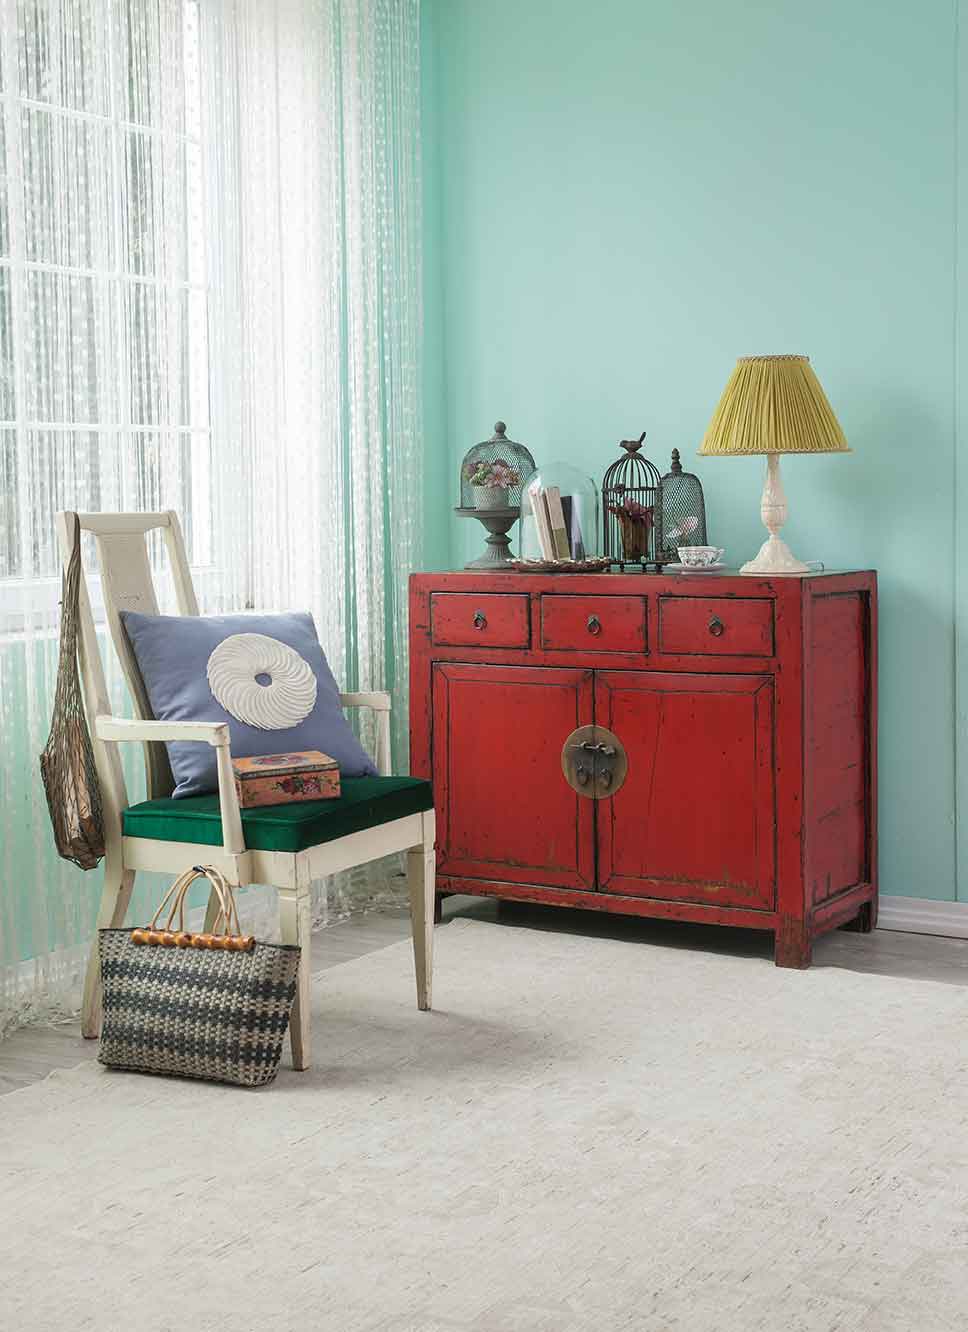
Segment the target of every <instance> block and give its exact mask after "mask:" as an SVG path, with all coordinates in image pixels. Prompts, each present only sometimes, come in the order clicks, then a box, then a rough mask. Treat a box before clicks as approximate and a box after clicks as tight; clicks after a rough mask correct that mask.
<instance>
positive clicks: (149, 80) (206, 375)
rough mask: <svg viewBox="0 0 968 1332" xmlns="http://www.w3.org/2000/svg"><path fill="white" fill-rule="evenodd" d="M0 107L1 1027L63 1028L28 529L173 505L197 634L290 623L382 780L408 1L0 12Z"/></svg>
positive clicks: (415, 271) (400, 497)
mask: <svg viewBox="0 0 968 1332" xmlns="http://www.w3.org/2000/svg"><path fill="white" fill-rule="evenodd" d="M0 101H2V120H0V130H2V133H0V733H2V740H3V747H4V762H3V763H2V764H0V873H2V883H0V1027H2V1025H3V1023H4V1022H5V1021H9V1020H11V1019H12V1018H13V1017H15V1016H16V1015H22V1014H23V1013H24V1012H25V1011H28V1010H29V1008H30V1006H31V1005H34V1006H36V1007H42V1008H45V1009H47V1010H48V1011H49V1010H51V1009H52V1008H57V1007H58V1006H60V1007H66V1008H69V1007H70V1006H71V1005H72V1004H73V1002H74V990H75V986H76V981H77V978H78V974H79V960H80V957H81V956H82V952H81V949H80V947H79V946H80V945H82V944H83V942H84V941H85V940H86V939H87V938H88V937H89V934H90V929H91V924H92V921H93V914H94V904H95V902H96V899H97V895H98V893H99V888H100V874H99V872H94V873H91V874H89V875H87V876H84V875H82V874H81V873H80V872H79V871H76V870H74V869H73V868H71V867H69V866H65V865H63V864H62V863H61V862H59V861H57V860H56V858H55V856H54V855H53V852H52V849H51V845H50V838H49V834H48V829H47V824H46V813H45V810H44V804H43V793H42V789H41V785H40V781H39V777H38V775H37V766H36V755H37V753H38V752H39V750H40V748H41V746H42V744H43V740H44V737H45V735H46V728H47V723H48V714H49V703H50V697H51V693H52V685H53V671H54V665H55V660H56V639H55V630H56V623H57V601H58V596H59V581H58V577H57V567H58V564H57V553H56V550H55V547H54V540H53V528H52V515H53V512H54V510H55V509H58V508H62V507H70V508H78V509H115V508H160V507H172V508H176V509H178V510H179V511H180V512H181V513H182V515H183V518H184V522H185V527H186V533H187V537H188V542H189V548H190V554H191V558H192V561H193V565H194V566H195V575H196V581H197V583H198V588H199V593H200V599H201V601H202V605H203V610H205V609H208V610H217V609H225V608H243V607H253V608H258V609H284V608H289V607H300V608H307V607H308V608H309V609H311V610H312V611H313V613H314V615H315V617H316V622H317V626H318V628H319V632H320V638H321V640H322V642H323V646H324V648H325V650H326V652H327V655H328V656H329V659H330V662H331V664H332V666H333V669H334V672H335V673H336V675H337V678H339V679H340V680H341V682H343V684H344V685H345V687H347V688H353V687H361V688H389V689H391V690H392V691H393V693H394V705H395V712H396V725H395V737H394V738H395V758H396V760H397V762H398V763H403V762H405V733H406V730H405V728H406V721H405V710H406V688H405V686H406V665H405V663H406V632H405V630H406V578H407V575H408V573H409V571H410V569H412V568H414V567H416V566H417V565H418V564H419V562H420V533H421V523H422V515H421V513H420V495H421V485H420V474H421V462H420V455H421V436H420V420H419V378H418V352H419V337H420V327H421V308H420V285H421V284H420V245H419V225H420V217H419V203H420V156H419V0H274V2H273V3H268V2H267V0H201V3H199V2H198V0H0ZM159 558H160V552H159ZM95 599H96V589H95ZM113 688H114V691H115V696H116V706H117V707H118V709H119V710H121V709H123V708H124V707H125V705H126V701H125V699H124V697H123V690H122V687H121V683H120V680H119V679H118V678H117V677H116V676H115V677H113ZM364 738H366V737H364ZM129 757H130V758H131V759H132V760H135V759H136V756H134V755H132V756H129ZM129 781H130V789H131V791H132V795H133V796H136V795H137V792H138V791H139V790H140V789H141V787H140V784H139V778H138V774H137V762H133V766H132V769H131V771H130V774H129ZM147 891H154V888H153V887H152V888H150V889H149V890H147ZM354 891H355V887H354V885H353V884H351V883H348V882H347V881H341V882H340V883H338V884H335V885H330V886H329V889H328V895H327V894H324V895H323V896H322V897H321V899H320V903H319V908H320V914H321V915H322V914H326V913H327V912H328V911H333V910H337V911H342V910H343V909H345V907H346V906H347V903H348V901H349V900H350V898H351V897H352V895H353V893H354ZM143 900H144V899H143Z"/></svg>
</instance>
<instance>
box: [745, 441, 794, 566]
mask: <svg viewBox="0 0 968 1332" xmlns="http://www.w3.org/2000/svg"><path fill="white" fill-rule="evenodd" d="M788 513H789V509H788V507H787V499H786V495H785V493H784V490H783V482H782V480H781V479H780V457H779V454H777V453H769V454H767V459H766V478H765V480H764V482H763V495H762V498H761V499H760V517H761V518H762V519H763V526H764V527H765V528H766V530H767V531H768V532H769V534H770V535H769V537H768V538H767V540H766V541H764V542H763V544H762V546H761V547H760V551H759V554H758V555H757V556H756V559H754V560H750V561H749V562H748V563H747V564H744V565H743V567H742V569H740V573H741V574H757V575H759V576H760V577H762V576H763V575H764V574H770V575H772V574H793V575H796V574H805V573H809V572H810V569H809V567H808V566H807V565H806V564H804V563H803V561H802V560H798V559H797V557H796V556H795V555H794V553H793V551H792V550H791V549H790V547H789V546H788V545H787V543H786V542H785V541H781V540H780V535H779V533H780V529H781V528H782V526H783V524H784V523H785V522H786V520H787V515H788Z"/></svg>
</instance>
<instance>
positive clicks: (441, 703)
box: [433, 663, 595, 889]
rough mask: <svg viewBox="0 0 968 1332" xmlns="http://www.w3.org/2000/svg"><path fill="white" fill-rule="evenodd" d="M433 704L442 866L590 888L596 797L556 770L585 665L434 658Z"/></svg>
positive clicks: (587, 704)
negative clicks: (544, 665) (557, 667)
mask: <svg viewBox="0 0 968 1332" xmlns="http://www.w3.org/2000/svg"><path fill="white" fill-rule="evenodd" d="M433 702H434V733H433V772H434V791H435V802H436V805H437V811H438V823H437V845H438V864H437V868H438V869H439V871H440V873H441V874H451V875H454V876H455V877H461V876H463V877H466V878H472V879H496V880H503V881H504V882H507V883H536V884H547V885H549V886H551V887H557V888H589V889H591V888H594V886H595V829H594V803H595V802H594V801H592V800H585V799H582V798H581V797H579V796H577V795H576V794H575V792H574V791H573V790H572V789H571V787H570V786H569V785H568V783H567V782H566V781H565V778H564V774H563V772H562V769H561V748H562V745H563V744H564V742H565V740H566V738H567V737H568V736H569V735H570V734H571V732H572V731H573V730H574V729H575V728H576V727H577V726H583V725H586V724H588V723H590V722H591V721H592V673H591V671H582V670H554V669H551V668H548V669H544V668H541V667H533V668H529V667H518V666H471V665H464V664H456V663H455V664H451V663H438V664H437V665H435V666H434V672H433Z"/></svg>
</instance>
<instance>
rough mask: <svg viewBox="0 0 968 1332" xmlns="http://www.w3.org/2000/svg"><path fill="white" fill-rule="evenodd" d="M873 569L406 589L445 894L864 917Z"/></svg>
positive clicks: (696, 913) (790, 917) (777, 918)
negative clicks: (799, 575) (771, 576)
mask: <svg viewBox="0 0 968 1332" xmlns="http://www.w3.org/2000/svg"><path fill="white" fill-rule="evenodd" d="M876 617H877V592H876V578H875V575H874V574H873V573H870V572H864V573H838V574H817V575H810V576H807V577H805V578H797V579H779V578H778V579H772V580H771V579H760V578H745V577H742V576H740V575H738V574H728V573H727V574H700V575H678V576H671V575H670V576H657V575H642V574H596V575H587V576H586V575H543V574H538V575H518V574H472V573H454V574H418V575H415V576H414V577H413V579H412V580H411V593H410V639H411V737H412V738H411V767H412V771H413V772H414V773H415V774H417V775H419V776H424V777H429V778H431V779H432V780H433V783H434V791H435V804H436V810H437V841H438V846H437V868H438V880H437V886H438V892H439V893H441V894H444V893H450V892H463V893H479V894H486V895H491V896H496V897H508V898H517V899H519V900H532V901H539V902H549V903H557V904H560V905H566V906H581V907H587V908H591V909H593V910H598V911H615V912H624V913H626V914H633V915H643V916H665V917H672V918H677V919H683V920H695V921H707V922H711V923H714V924H721V925H739V926H744V927H746V928H749V927H753V928H759V929H764V930H770V931H772V932H773V933H774V935H775V937H776V960H777V963H778V964H780V965H786V966H806V965H808V964H809V961H810V948H811V940H812V939H813V938H814V937H815V936H816V935H818V934H820V933H823V932H824V931H825V930H829V929H833V928H835V927H836V926H838V925H843V924H846V923H847V922H850V921H856V923H857V926H858V928H861V929H871V928H873V925H874V923H875V921H876V913H877V872H876V722H875V716H876V713H875V697H876Z"/></svg>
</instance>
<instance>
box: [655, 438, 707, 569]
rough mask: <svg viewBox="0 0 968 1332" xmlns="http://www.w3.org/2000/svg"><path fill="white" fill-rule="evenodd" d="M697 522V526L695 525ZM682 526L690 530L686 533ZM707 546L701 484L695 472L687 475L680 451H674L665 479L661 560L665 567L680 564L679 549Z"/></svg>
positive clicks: (663, 479) (704, 507)
mask: <svg viewBox="0 0 968 1332" xmlns="http://www.w3.org/2000/svg"><path fill="white" fill-rule="evenodd" d="M692 519H695V526H693V524H692V521H691V520H692ZM683 524H685V525H686V528H687V529H688V530H685V531H684V530H683ZM705 545H706V503H705V500H704V499H703V493H702V483H701V482H700V480H699V477H698V476H696V475H695V474H694V473H693V472H684V471H683V470H682V463H681V462H680V461H679V450H678V449H673V450H672V466H671V468H670V469H669V471H668V472H666V474H665V476H664V477H663V478H662V544H661V545H660V547H659V559H660V560H661V561H662V562H663V563H673V562H674V561H676V560H678V558H679V555H678V551H677V547H679V546H705Z"/></svg>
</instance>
